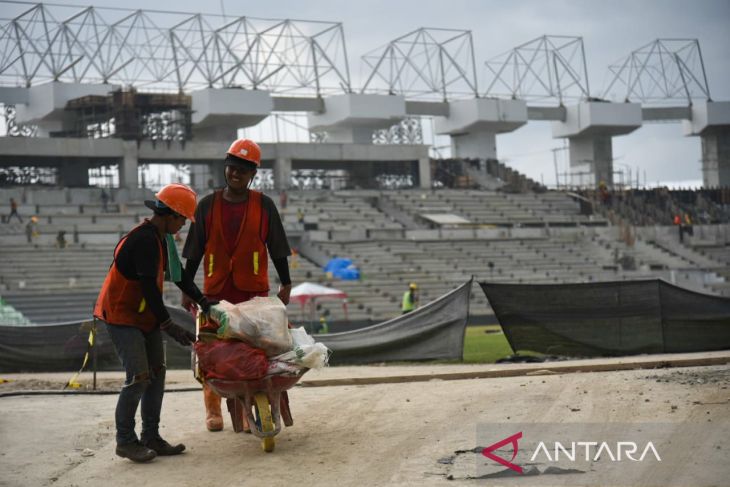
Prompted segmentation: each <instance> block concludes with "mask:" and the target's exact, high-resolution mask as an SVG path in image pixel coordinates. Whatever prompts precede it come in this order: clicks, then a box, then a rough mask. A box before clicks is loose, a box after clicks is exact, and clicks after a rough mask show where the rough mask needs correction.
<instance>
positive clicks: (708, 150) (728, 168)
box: [683, 101, 730, 188]
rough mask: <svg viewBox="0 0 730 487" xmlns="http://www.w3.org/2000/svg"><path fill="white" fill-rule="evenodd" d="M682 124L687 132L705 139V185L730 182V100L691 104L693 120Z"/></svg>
mask: <svg viewBox="0 0 730 487" xmlns="http://www.w3.org/2000/svg"><path fill="white" fill-rule="evenodd" d="M683 125H684V133H685V135H699V136H700V138H701V140H702V185H703V186H704V187H706V188H716V187H718V186H730V102H727V101H723V102H711V101H708V102H705V103H697V104H695V105H692V112H691V120H685V121H684V122H683Z"/></svg>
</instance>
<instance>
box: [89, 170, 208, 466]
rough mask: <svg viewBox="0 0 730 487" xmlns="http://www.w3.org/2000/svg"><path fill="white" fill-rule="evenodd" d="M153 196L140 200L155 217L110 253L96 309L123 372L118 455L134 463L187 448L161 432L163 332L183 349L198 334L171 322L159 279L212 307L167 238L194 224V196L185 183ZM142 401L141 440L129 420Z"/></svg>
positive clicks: (133, 231)
mask: <svg viewBox="0 0 730 487" xmlns="http://www.w3.org/2000/svg"><path fill="white" fill-rule="evenodd" d="M155 196H156V200H155V201H145V205H146V206H147V207H149V208H150V209H152V211H153V212H154V215H153V216H152V218H149V219H145V220H144V221H143V222H142V223H141V224H139V225H137V226H136V227H135V228H133V229H132V230H131V231H130V232H129V233H127V234H126V235H125V236H124V237H122V239H121V240H120V241H119V243H118V244H117V246H116V248H115V249H114V258H113V261H112V265H111V266H110V267H109V272H108V274H107V276H106V279H105V280H104V284H103V285H102V288H101V292H100V293H99V297H98V298H97V301H96V305H95V306H94V317H95V318H97V319H99V320H102V321H104V322H105V323H106V329H107V331H108V332H109V336H110V338H111V341H112V343H113V344H114V348H115V350H116V352H117V355H118V356H119V359H120V360H121V362H122V365H123V366H124V370H125V372H126V381H125V382H124V387H122V390H121V392H120V393H119V399H118V400H117V406H116V412H115V423H116V440H117V448H116V454H117V455H119V456H121V457H124V458H129V459H130V460H132V461H135V462H147V461H150V460H152V459H153V458H155V457H156V456H157V455H177V454H179V453H182V452H183V450H185V445H182V444H179V445H175V446H173V445H170V444H169V443H168V442H166V441H165V440H163V439H162V437H161V436H160V433H159V423H160V411H161V409H162V396H163V394H164V391H165V357H164V352H163V343H162V331H164V332H165V333H166V334H167V335H169V336H170V337H172V338H173V339H174V340H175V341H176V342H178V343H179V344H180V345H182V346H186V347H187V346H190V345H191V344H192V342H193V341H195V335H194V334H193V333H191V332H190V331H188V330H186V329H185V328H183V327H182V326H180V325H179V324H177V323H175V322H173V320H172V318H171V317H170V313H169V312H168V311H167V308H166V307H165V305H164V303H163V300H162V286H163V279H167V280H171V281H173V282H174V283H175V284H176V285H177V286H178V287H179V288H180V289H182V290H183V292H185V293H186V294H187V295H188V296H191V297H192V298H193V299H195V300H196V301H197V302H198V304H199V305H200V306H201V308H203V309H204V310H206V311H207V310H209V309H210V303H209V302H208V300H207V299H206V298H205V296H203V293H202V292H201V291H200V289H198V287H197V286H196V285H195V283H194V282H193V279H192V277H190V276H189V275H188V274H187V273H186V272H185V270H184V269H183V267H182V264H181V262H180V258H179V257H178V255H177V249H176V248H175V243H174V240H173V238H172V236H173V235H174V234H176V233H177V232H178V231H180V229H181V228H182V226H183V225H184V224H185V220H186V219H189V220H191V221H195V215H194V214H195V206H196V194H195V192H194V191H193V190H192V189H190V188H189V187H187V186H185V185H184V184H169V185H167V186H165V187H163V188H162V189H161V190H160V191H159V192H158V193H157V194H156V195H155ZM140 402H141V404H142V410H141V412H142V434H141V437H140V438H139V439H138V437H137V434H136V432H135V421H134V418H135V415H136V412H137V408H138V406H139V404H140ZM140 440H141V441H140Z"/></svg>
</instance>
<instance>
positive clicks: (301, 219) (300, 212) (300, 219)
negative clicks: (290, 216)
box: [297, 208, 304, 224]
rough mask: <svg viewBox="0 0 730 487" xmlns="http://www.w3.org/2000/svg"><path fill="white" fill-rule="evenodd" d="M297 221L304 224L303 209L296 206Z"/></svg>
mask: <svg viewBox="0 0 730 487" xmlns="http://www.w3.org/2000/svg"><path fill="white" fill-rule="evenodd" d="M297 221H298V222H299V223H301V224H304V210H302V209H301V208H297Z"/></svg>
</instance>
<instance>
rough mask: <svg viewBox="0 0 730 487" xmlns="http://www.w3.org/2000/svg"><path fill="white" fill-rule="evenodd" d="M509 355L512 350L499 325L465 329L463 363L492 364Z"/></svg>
mask: <svg viewBox="0 0 730 487" xmlns="http://www.w3.org/2000/svg"><path fill="white" fill-rule="evenodd" d="M495 332H496V333H495ZM509 355H512V349H511V348H510V346H509V343H507V338H505V336H504V333H502V329H501V328H500V327H499V325H487V326H467V327H466V335H465V336H464V361H463V363H467V364H493V363H494V362H496V361H497V360H498V359H500V358H504V357H507V356H509Z"/></svg>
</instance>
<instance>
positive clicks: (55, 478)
mask: <svg viewBox="0 0 730 487" xmlns="http://www.w3.org/2000/svg"><path fill="white" fill-rule="evenodd" d="M728 358H729V360H728V363H730V356H729V357H728ZM481 367H482V368H484V366H481ZM513 367H518V368H519V366H513ZM478 369H479V367H475V366H421V367H393V368H391V367H342V368H340V367H333V368H330V369H329V370H327V371H324V372H312V376H313V378H314V380H315V382H316V379H317V377H320V378H332V377H338V378H340V379H343V383H346V380H344V379H347V377H366V376H367V377H376V378H377V377H381V378H382V377H389V376H395V375H398V376H407V375H408V374H409V373H411V374H412V375H414V376H420V378H423V376H424V375H428V374H434V373H437V372H443V371H455V372H458V371H473V370H478ZM547 369H551V368H550V367H546V370H543V371H542V372H539V371H538V372H534V371H533V372H531V375H522V376H515V377H501V378H500V377H498V378H482V379H469V380H429V381H421V382H408V381H404V382H400V383H380V384H377V383H374V384H370V385H338V386H321V387H296V388H295V389H293V390H292V391H290V401H291V406H292V413H293V416H294V426H292V427H289V428H284V429H283V430H282V432H281V433H280V434H279V435H278V436H277V438H276V449H275V451H274V452H273V453H265V452H263V451H262V450H261V447H260V441H259V440H258V439H257V438H255V437H253V436H252V435H247V434H244V433H238V434H236V433H234V432H233V430H232V429H231V427H230V418H226V427H225V430H224V431H222V432H219V433H210V432H208V431H206V429H205V426H204V423H203V416H204V409H203V403H202V397H201V393H200V392H199V391H188V392H184V391H177V392H175V391H171V392H168V393H167V394H166V396H165V400H164V404H163V416H162V435H163V436H164V437H165V438H166V439H168V440H169V441H171V442H183V443H185V444H186V445H187V451H186V452H185V453H184V454H183V455H180V456H177V457H162V458H157V459H155V460H154V461H152V462H151V463H149V464H134V463H132V462H130V461H128V460H125V459H121V458H118V457H116V456H115V454H114V446H115V442H114V422H113V414H114V406H115V403H116V395H114V394H108V395H21V396H11V397H0V486H99V485H104V486H117V485H118V486H124V485H145V486H147V485H149V486H154V487H163V486H188V485H190V486H195V487H205V486H239V485H250V486H261V485H267V486H278V485H282V486H284V485H304V486H306V485H312V486H315V485H316V486H345V487H347V486H353V487H354V486H358V487H359V486H391V485H394V486H406V485H419V486H421V485H426V486H431V485H434V486H436V485H448V486H462V485H463V486H477V485H478V486H481V485H490V486H491V485H514V486H520V487H521V486H526V485H566V483H565V478H566V477H567V476H565V475H551V474H550V473H544V474H541V475H538V476H531V477H523V478H503V479H489V480H487V479H484V478H481V479H478V478H475V477H476V462H475V458H476V457H477V456H478V452H479V451H480V449H481V448H482V447H484V446H486V444H488V443H489V441H487V439H485V438H480V437H479V435H478V433H477V431H478V426H479V425H480V424H489V423H502V424H504V423H546V422H550V423H553V422H554V423H566V424H570V423H608V422H611V423H613V422H615V423H622V422H624V423H642V422H643V423H668V424H674V425H677V426H679V425H686V424H690V423H692V424H707V423H712V424H713V428H716V431H717V432H718V435H716V436H717V437H716V438H715V439H713V441H714V442H715V443H716V444H714V446H713V449H716V450H717V454H715V455H714V456H710V457H703V458H693V459H692V461H691V465H690V464H688V465H687V466H686V468H683V469H682V470H681V471H680V472H679V473H677V474H676V475H675V476H674V477H673V478H672V481H673V482H674V484H673V485H711V484H712V482H714V480H713V479H723V481H725V480H727V478H728V477H727V475H728V474H730V467H729V465H730V442H728V438H730V436H729V435H730V389H729V388H728V387H729V386H730V365H728V364H725V365H714V366H706V367H684V368H661V369H652V370H647V369H644V370H626V371H613V372H580V373H561V372H560V370H559V369H555V368H553V369H552V371H550V370H547ZM555 370H557V373H556V372H555ZM409 371H410V372H409ZM535 374H537V375H535ZM305 377H308V376H305ZM3 378H8V376H7V375H5V376H3ZM10 378H12V379H14V382H9V383H6V384H2V385H0V393H2V392H6V391H9V390H11V388H14V389H15V390H19V389H23V390H27V389H32V388H35V389H49V388H50V389H55V388H57V387H58V385H59V384H62V383H63V381H64V380H67V379H66V378H63V379H62V378H61V376H59V375H53V374H36V375H13V376H11V377H10ZM84 379H85V380H88V377H86V376H85V377H84ZM99 381H100V384H104V385H105V386H106V387H108V388H112V389H113V388H114V387H117V385H118V383H119V382H120V379H119V374H116V375H115V374H114V373H110V374H102V375H101V376H100V378H99ZM168 385H169V387H170V389H185V388H188V387H194V386H195V382H193V381H192V379H191V378H190V373H189V372H187V371H171V373H170V378H169V380H168ZM311 385H316V384H314V383H313V384H311ZM5 386H8V387H7V388H3V387H5ZM718 438H719V439H718ZM718 455H719V456H718ZM718 458H724V459H727V461H718ZM647 468H648V467H647ZM697 472H703V475H705V477H697ZM598 475H600V474H599V473H597V472H594V471H589V472H585V473H583V474H581V476H579V477H575V476H572V478H571V482H573V483H571V484H570V485H601V481H600V479H599V478H597V476H598ZM576 479H577V480H576ZM500 482H501V483H500ZM654 482H656V479H653V480H652V475H651V472H649V471H646V472H643V473H642V475H640V476H639V477H638V478H637V480H635V481H632V483H631V484H630V485H654ZM705 482H706V483H705ZM609 484H610V482H603V485H609ZM716 485H722V482H720V483H717V484H716ZM725 485H727V483H726V484H725Z"/></svg>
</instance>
